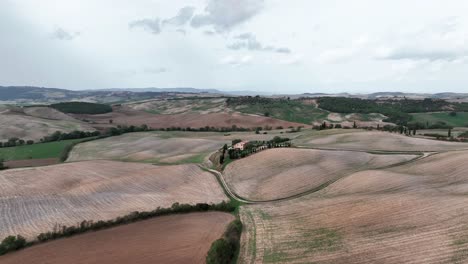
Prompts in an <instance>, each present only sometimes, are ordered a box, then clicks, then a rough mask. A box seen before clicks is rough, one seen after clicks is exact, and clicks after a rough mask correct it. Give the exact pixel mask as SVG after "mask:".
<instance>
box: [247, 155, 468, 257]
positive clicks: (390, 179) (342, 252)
mask: <svg viewBox="0 0 468 264" xmlns="http://www.w3.org/2000/svg"><path fill="white" fill-rule="evenodd" d="M467 159H468V152H450V153H443V154H438V155H433V156H431V157H428V158H425V159H421V160H418V161H416V162H414V163H409V164H405V165H402V166H398V167H394V168H390V169H386V170H377V171H376V170H373V171H372V170H371V171H362V172H358V173H355V174H352V175H350V176H347V177H345V178H343V179H341V180H339V181H337V182H335V183H333V184H331V185H330V186H328V187H327V188H325V189H324V190H322V191H320V192H318V193H315V194H311V195H307V196H303V197H301V198H298V199H294V200H288V201H282V202H275V203H269V204H267V205H265V204H262V205H249V206H244V207H242V208H241V219H242V221H243V223H244V225H245V227H246V230H248V231H247V232H246V233H244V234H243V239H242V249H241V262H242V263H273V262H276V263H285V262H287V263H306V262H307V263H309V262H312V263H395V264H396V263H466V262H467V261H468V224H467V223H468V212H467V210H466V204H467V202H468V196H466V194H467V193H468V184H467V183H468V174H466V171H467V169H468V164H467V163H466V160H467ZM464 161H465V162H464Z"/></svg>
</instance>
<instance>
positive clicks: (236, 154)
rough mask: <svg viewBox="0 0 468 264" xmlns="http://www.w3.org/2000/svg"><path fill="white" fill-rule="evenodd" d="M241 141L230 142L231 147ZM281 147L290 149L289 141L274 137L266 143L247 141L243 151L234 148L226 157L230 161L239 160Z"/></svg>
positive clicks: (229, 150)
mask: <svg viewBox="0 0 468 264" xmlns="http://www.w3.org/2000/svg"><path fill="white" fill-rule="evenodd" d="M241 141H242V140H240V139H234V140H233V141H232V146H233V147H234V145H235V144H237V143H239V142H241ZM281 147H291V141H290V139H289V138H283V137H279V136H275V137H274V138H273V139H271V140H268V141H249V142H248V143H246V144H245V145H244V149H243V150H240V149H235V148H230V149H228V155H229V158H230V159H239V158H244V157H247V156H249V155H251V154H253V153H256V152H258V151H261V150H264V149H269V148H281ZM223 160H224V159H223Z"/></svg>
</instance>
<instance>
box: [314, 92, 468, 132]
mask: <svg viewBox="0 0 468 264" xmlns="http://www.w3.org/2000/svg"><path fill="white" fill-rule="evenodd" d="M318 103H319V105H320V108H322V109H325V110H328V111H332V112H337V113H381V114H383V115H386V116H388V119H387V120H385V121H388V122H392V123H396V124H399V125H406V124H407V123H408V122H409V121H410V120H411V118H412V117H411V115H410V114H409V113H423V112H436V111H446V109H447V108H452V109H454V111H468V103H451V102H447V101H445V100H440V99H428V98H426V99H424V100H408V99H404V100H369V99H359V98H346V97H320V98H318Z"/></svg>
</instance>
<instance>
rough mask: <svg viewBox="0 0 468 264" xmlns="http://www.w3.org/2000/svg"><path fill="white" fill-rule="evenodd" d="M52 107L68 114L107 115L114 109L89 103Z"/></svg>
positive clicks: (65, 103)
mask: <svg viewBox="0 0 468 264" xmlns="http://www.w3.org/2000/svg"><path fill="white" fill-rule="evenodd" d="M50 107H52V108H54V109H56V110H58V111H60V112H62V113H68V114H90V115H95V114H105V113H109V112H112V107H111V106H110V105H107V104H97V103H89V102H63V103H57V104H51V105H50Z"/></svg>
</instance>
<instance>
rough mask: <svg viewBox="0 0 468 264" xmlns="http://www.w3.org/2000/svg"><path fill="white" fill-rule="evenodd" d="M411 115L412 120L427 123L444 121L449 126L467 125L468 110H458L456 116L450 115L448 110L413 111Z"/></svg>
mask: <svg viewBox="0 0 468 264" xmlns="http://www.w3.org/2000/svg"><path fill="white" fill-rule="evenodd" d="M411 115H412V116H413V119H412V120H411V121H412V122H420V123H426V122H429V125H431V124H436V123H438V122H445V123H446V124H447V125H449V126H454V127H468V112H458V113H457V115H456V116H451V115H450V113H449V112H437V113H415V114H411Z"/></svg>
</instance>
